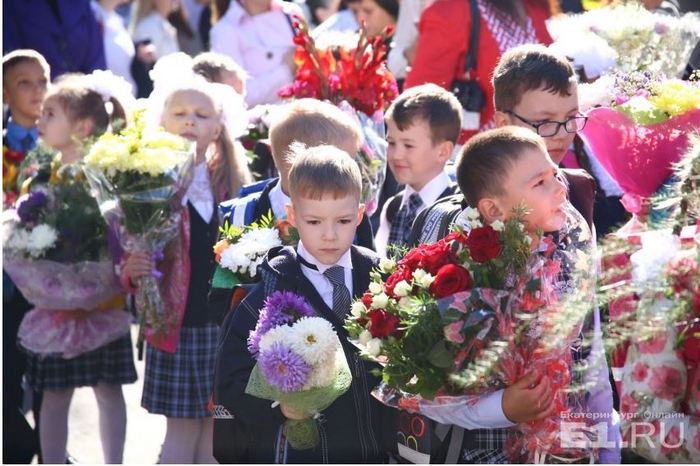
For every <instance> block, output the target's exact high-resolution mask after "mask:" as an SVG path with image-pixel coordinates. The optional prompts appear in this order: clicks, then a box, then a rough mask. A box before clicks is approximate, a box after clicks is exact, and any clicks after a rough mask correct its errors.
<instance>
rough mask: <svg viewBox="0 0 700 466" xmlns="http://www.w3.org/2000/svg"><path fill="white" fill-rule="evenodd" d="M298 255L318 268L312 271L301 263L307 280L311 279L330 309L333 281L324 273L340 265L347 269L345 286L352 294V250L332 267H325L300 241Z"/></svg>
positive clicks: (331, 306) (346, 252) (331, 307)
mask: <svg viewBox="0 0 700 466" xmlns="http://www.w3.org/2000/svg"><path fill="white" fill-rule="evenodd" d="M297 254H298V255H299V256H301V257H302V258H303V259H304V260H305V261H306V262H308V263H309V264H311V265H314V266H316V268H317V269H318V270H315V269H312V268H310V267H307V266H306V265H304V263H301V273H303V274H304V276H305V277H306V278H308V279H309V281H310V282H311V284H312V285H313V286H314V288H316V291H317V292H318V294H319V296H321V299H323V302H324V303H326V305H327V306H328V308H329V309H331V310H332V309H333V284H332V283H331V281H330V280H329V279H328V278H326V276H325V275H323V272H325V271H326V270H328V269H330V268H331V267H333V266H335V265H339V266H341V267H343V268H344V269H345V286H346V287H347V288H348V291H349V292H350V296H352V295H353V293H352V258H351V256H350V249H348V250H347V251H345V254H343V255H342V256H340V259H338V262H336V263H335V264H332V265H325V264H322V263H320V262H319V261H318V260H316V258H315V257H314V256H312V255H311V253H310V252H309V251H307V250H306V248H304V244H303V243H302V242H301V241H299V246H297Z"/></svg>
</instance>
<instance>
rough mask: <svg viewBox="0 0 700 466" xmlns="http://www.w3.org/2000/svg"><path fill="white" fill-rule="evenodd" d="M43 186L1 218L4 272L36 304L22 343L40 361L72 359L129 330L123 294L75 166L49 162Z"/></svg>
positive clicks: (91, 201)
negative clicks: (39, 356)
mask: <svg viewBox="0 0 700 466" xmlns="http://www.w3.org/2000/svg"><path fill="white" fill-rule="evenodd" d="M35 171H36V173H35V174H38V173H39V172H44V175H45V178H47V179H48V182H47V183H39V182H34V181H33V180H32V179H30V181H32V183H31V189H32V190H31V191H30V192H28V193H25V194H23V195H22V196H20V197H19V199H18V200H17V203H16V205H15V208H14V209H10V210H6V211H5V212H3V250H4V266H3V267H4V271H5V272H7V274H8V275H9V276H10V277H11V278H12V280H13V282H14V284H15V285H16V286H17V287H18V288H19V289H20V290H21V291H22V294H23V295H24V297H25V298H26V299H27V300H28V301H29V302H30V303H32V304H33V306H34V308H33V309H32V310H30V311H29V312H28V313H27V314H26V315H25V317H24V319H23V320H22V323H21V324H20V328H19V335H18V338H19V343H20V345H21V346H22V347H23V348H24V349H25V350H27V351H29V352H31V353H34V354H38V355H43V356H45V355H52V356H60V357H63V358H66V359H67V358H72V357H75V356H77V355H79V354H82V353H85V352H88V351H92V350H94V349H97V348H99V347H101V346H104V345H105V344H107V343H110V342H112V341H114V340H116V339H117V338H119V337H121V336H123V335H124V334H125V333H127V332H128V331H129V325H130V323H131V316H130V314H128V313H127V312H125V311H124V302H123V299H122V290H121V287H120V286H119V282H118V280H117V279H116V277H115V274H114V266H113V263H112V260H111V258H110V257H109V254H108V250H107V230H106V225H105V222H104V220H103V219H102V217H101V216H100V213H99V209H98V206H97V204H96V202H95V200H94V199H93V198H92V197H91V196H90V194H89V191H88V185H87V183H86V182H85V179H84V176H83V172H82V169H81V167H80V166H78V165H73V164H69V165H61V164H60V162H59V161H58V159H53V158H51V157H46V158H44V159H43V160H42V161H40V163H38V165H37V166H36V167H35Z"/></svg>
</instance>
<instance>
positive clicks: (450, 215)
mask: <svg viewBox="0 0 700 466" xmlns="http://www.w3.org/2000/svg"><path fill="white" fill-rule="evenodd" d="M465 208H466V202H465V201H464V196H463V195H462V194H453V195H452V196H448V197H445V198H442V199H438V200H437V201H436V202H434V203H433V204H432V205H430V206H428V207H427V208H426V209H424V210H423V211H422V212H421V213H419V214H418V216H417V217H416V220H415V222H413V228H412V229H411V235H410V236H409V241H408V243H409V245H410V246H411V247H415V246H417V245H418V244H422V243H434V242H435V241H437V240H439V239H441V238H444V237H445V236H447V234H448V233H449V231H450V226H451V225H452V223H453V222H454V220H455V219H456V218H457V216H458V215H459V213H460V212H462V210H464V209H465Z"/></svg>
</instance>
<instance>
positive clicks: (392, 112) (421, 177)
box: [375, 84, 462, 257]
mask: <svg viewBox="0 0 700 466" xmlns="http://www.w3.org/2000/svg"><path fill="white" fill-rule="evenodd" d="M386 122H387V137H386V139H387V142H388V143H389V150H388V152H387V156H388V161H389V168H390V169H391V172H392V173H393V174H394V177H395V178H396V181H397V182H398V183H399V184H404V185H406V188H405V189H404V190H402V191H400V192H399V193H398V194H396V195H395V196H393V197H392V198H390V199H389V200H387V202H386V204H384V209H383V211H382V214H381V219H380V223H379V229H378V230H377V235H376V237H375V243H376V245H377V253H378V254H379V256H380V257H386V256H387V252H388V251H387V247H388V246H406V245H407V244H408V237H409V234H410V232H411V226H412V225H413V221H414V220H415V218H416V216H417V215H418V213H420V211H421V210H423V209H424V208H425V207H427V206H429V205H430V204H432V203H433V202H435V201H437V200H438V199H441V198H443V197H446V196H449V195H452V194H454V193H455V191H456V189H457V185H456V184H455V183H452V181H451V180H450V177H449V175H448V174H447V172H446V171H445V164H446V163H447V161H448V160H450V156H451V155H452V151H453V149H454V146H455V144H456V143H457V138H458V137H459V131H460V128H461V125H462V107H461V106H460V104H459V101H458V100H457V98H456V97H455V96H454V95H453V94H452V93H450V92H448V91H446V90H444V89H443V88H441V87H439V86H436V85H435V84H424V85H422V86H417V87H414V88H411V89H409V90H407V91H405V92H403V93H402V94H401V95H400V96H399V97H398V98H397V99H396V100H395V101H394V102H393V103H392V104H391V106H390V107H389V109H388V110H387V112H386Z"/></svg>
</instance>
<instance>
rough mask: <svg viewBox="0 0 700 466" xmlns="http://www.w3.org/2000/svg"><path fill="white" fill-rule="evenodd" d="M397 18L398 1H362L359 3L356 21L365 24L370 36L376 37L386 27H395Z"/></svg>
mask: <svg viewBox="0 0 700 466" xmlns="http://www.w3.org/2000/svg"><path fill="white" fill-rule="evenodd" d="M398 18H399V2H398V0H362V2H361V3H360V13H359V15H358V21H359V22H360V23H362V22H364V23H365V26H366V27H367V34H368V35H370V36H378V35H379V34H381V33H382V31H383V30H384V28H386V27H387V26H395V25H396V20H397V19H398Z"/></svg>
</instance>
